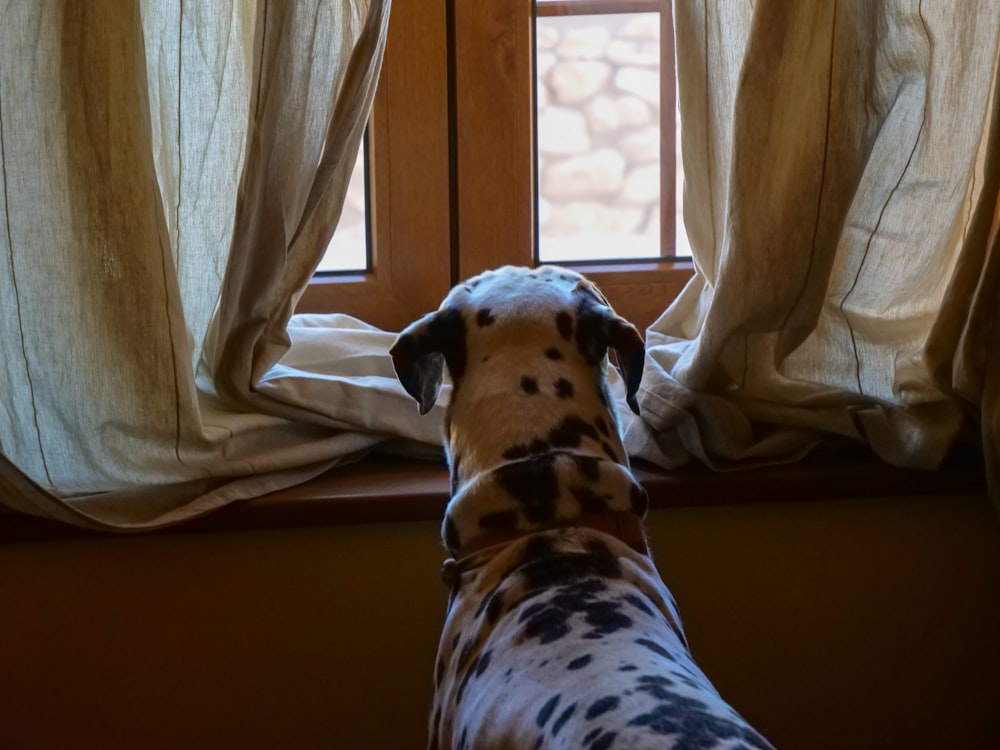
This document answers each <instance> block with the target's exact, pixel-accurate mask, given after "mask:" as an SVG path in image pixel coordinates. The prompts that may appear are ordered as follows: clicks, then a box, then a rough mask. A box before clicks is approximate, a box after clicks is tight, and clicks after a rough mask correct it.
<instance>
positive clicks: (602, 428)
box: [594, 415, 611, 437]
mask: <svg viewBox="0 0 1000 750" xmlns="http://www.w3.org/2000/svg"><path fill="white" fill-rule="evenodd" d="M594 427H596V428H597V431H598V432H599V433H601V434H602V435H604V437H611V432H610V431H609V430H608V423H607V422H605V421H604V417H602V416H600V415H598V416H597V417H595V418H594Z"/></svg>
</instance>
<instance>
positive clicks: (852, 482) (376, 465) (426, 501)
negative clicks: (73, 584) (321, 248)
mask: <svg viewBox="0 0 1000 750" xmlns="http://www.w3.org/2000/svg"><path fill="white" fill-rule="evenodd" d="M633 468H634V470H635V473H636V476H637V477H638V478H639V479H640V480H641V481H642V483H643V485H644V486H645V487H646V489H647V491H648V492H649V496H650V507H651V508H653V509H659V508H676V507H696V506H712V505H714V506H719V505H739V504H748V503H762V502H796V501H798V502H801V501H809V500H822V499H833V498H855V497H861V496H894V495H910V496H915V495H929V494H942V495H944V494H946V493H947V494H952V495H954V494H956V493H966V492H984V491H985V478H984V473H983V470H982V468H981V465H980V462H979V461H978V460H977V459H976V457H975V456H972V455H971V454H969V453H966V452H962V453H959V454H957V455H956V456H955V457H953V458H952V459H951V460H949V461H948V462H947V463H946V465H945V466H943V467H942V468H941V469H939V470H937V471H919V470H914V469H902V468H898V467H893V466H888V465H886V464H884V463H882V462H880V461H878V460H877V459H874V458H872V457H871V456H869V455H866V454H862V453H860V452H850V453H847V454H844V453H837V454H835V455H833V454H831V455H824V456H819V457H813V458H810V459H808V460H805V461H802V462H799V463H795V464H787V465H782V466H770V467H765V468H760V469H752V470H746V471H738V472H729V473H718V472H713V471H710V470H708V469H705V468H702V467H690V468H684V469H680V470H673V471H665V470H663V469H661V468H659V467H657V466H654V465H652V464H648V463H645V462H642V461H636V462H634V466H633ZM447 499H448V472H447V469H446V468H445V466H444V465H443V464H441V463H435V462H427V461H419V460H412V459H411V460H406V459H400V458H396V457H392V458H389V457H372V458H369V459H366V460H364V461H361V462H359V463H357V464H353V465H349V466H344V467H338V468H336V469H334V470H332V471H330V472H327V473H326V474H323V475H321V476H319V477H317V478H316V479H313V480H311V481H309V482H305V483H304V484H301V485H298V486H296V487H292V488H289V489H286V490H282V491H280V492H275V493H272V494H270V495H266V496H263V497H260V498H255V499H253V500H247V501H244V502H238V503H234V504H233V505H231V506H229V507H226V508H223V509H222V510H219V511H216V512H215V513H213V514H210V515H208V516H205V517H203V518H200V519H197V520H195V521H191V522H189V523H187V524H185V525H183V526H180V527H176V528H174V529H168V530H165V531H161V532H152V533H160V534H170V533H178V532H185V531H190V532H217V531H236V530H246V529H266V528H293V527H303V526H329V525H342V524H362V523H385V522H395V523H401V522H412V521H438V520H440V519H441V517H442V515H443V513H444V507H445V504H446V502H447ZM97 535H99V534H98V533H97V532H90V531H86V530H82V529H77V528H74V527H70V526H66V525H64V524H60V523H57V522H54V521H47V520H45V519H40V518H34V517H31V516H25V515H22V514H15V513H13V512H10V511H6V510H4V509H2V508H0V544H3V543H18V542H28V541H46V540H55V539H70V538H78V537H84V536H97Z"/></svg>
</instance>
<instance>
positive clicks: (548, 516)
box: [494, 455, 559, 523]
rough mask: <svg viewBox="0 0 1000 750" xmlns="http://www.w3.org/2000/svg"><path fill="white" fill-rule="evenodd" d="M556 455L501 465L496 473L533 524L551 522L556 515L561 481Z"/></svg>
mask: <svg viewBox="0 0 1000 750" xmlns="http://www.w3.org/2000/svg"><path fill="white" fill-rule="evenodd" d="M554 461H555V459H554V457H553V456H548V455H541V456H533V457H531V458H528V459H526V460H524V461H519V462H518V463H514V464H507V465H505V466H501V467H500V468H498V469H497V470H496V471H495V472H494V476H495V477H496V481H497V484H499V485H500V487H501V489H503V490H504V491H505V492H506V493H507V494H508V495H510V496H511V497H513V498H514V499H515V500H517V501H518V503H520V505H521V509H522V511H523V513H524V515H525V517H526V518H527V519H528V520H529V521H531V522H532V523H548V522H550V521H552V520H553V519H554V518H555V515H556V500H557V499H558V497H559V481H558V479H557V478H556V472H555V468H554V466H553V463H554Z"/></svg>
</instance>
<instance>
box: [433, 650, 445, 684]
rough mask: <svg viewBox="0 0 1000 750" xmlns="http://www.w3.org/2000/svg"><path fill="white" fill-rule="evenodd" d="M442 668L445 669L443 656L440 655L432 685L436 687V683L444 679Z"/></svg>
mask: <svg viewBox="0 0 1000 750" xmlns="http://www.w3.org/2000/svg"><path fill="white" fill-rule="evenodd" d="M444 670H445V663H444V658H443V657H441V658H439V659H438V663H437V669H436V670H435V672H434V686H435V687H437V686H438V685H440V684H441V681H442V680H443V679H444Z"/></svg>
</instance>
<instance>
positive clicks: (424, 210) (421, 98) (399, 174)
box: [297, 0, 451, 330]
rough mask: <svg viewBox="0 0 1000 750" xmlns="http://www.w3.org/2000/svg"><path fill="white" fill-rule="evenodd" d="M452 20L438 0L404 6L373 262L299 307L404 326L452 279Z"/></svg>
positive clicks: (374, 216) (377, 195)
mask: <svg viewBox="0 0 1000 750" xmlns="http://www.w3.org/2000/svg"><path fill="white" fill-rule="evenodd" d="M446 42H447V23H446V14H445V8H444V5H443V4H442V3H441V2H439V1H438V0H408V1H407V2H401V3H395V4H394V5H393V8H392V15H391V17H390V21H389V38H388V41H387V43H386V53H385V60H384V63H383V66H382V77H381V79H380V82H379V90H378V92H377V94H376V97H375V107H374V112H373V116H372V125H371V129H370V141H371V153H370V164H371V165H372V167H371V170H372V171H371V173H370V175H369V185H370V190H371V204H370V205H371V216H370V219H369V220H370V221H371V222H372V223H373V227H374V231H373V233H372V235H373V236H372V269H371V272H370V273H367V274H355V275H340V276H323V277H318V278H317V279H316V280H315V281H314V282H313V283H312V284H311V285H310V286H309V288H308V289H307V290H306V292H305V294H304V295H303V297H302V299H301V300H300V302H299V305H298V308H297V312H345V313H349V314H351V315H354V316H356V317H359V318H361V319H363V320H366V321H368V322H370V323H374V324H375V325H378V326H380V327H382V328H385V329H387V330H400V329H401V328H402V327H404V326H405V325H406V324H407V323H409V322H410V321H412V320H414V319H416V318H417V317H419V316H420V315H422V314H424V313H425V312H428V311H430V310H433V309H434V308H436V307H437V306H438V304H439V303H440V301H441V299H442V297H444V295H445V294H447V291H448V289H449V287H450V285H451V273H450V269H449V257H450V244H451V239H450V222H451V218H450V197H449V154H448V149H449V145H448V86H447V43H446Z"/></svg>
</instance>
